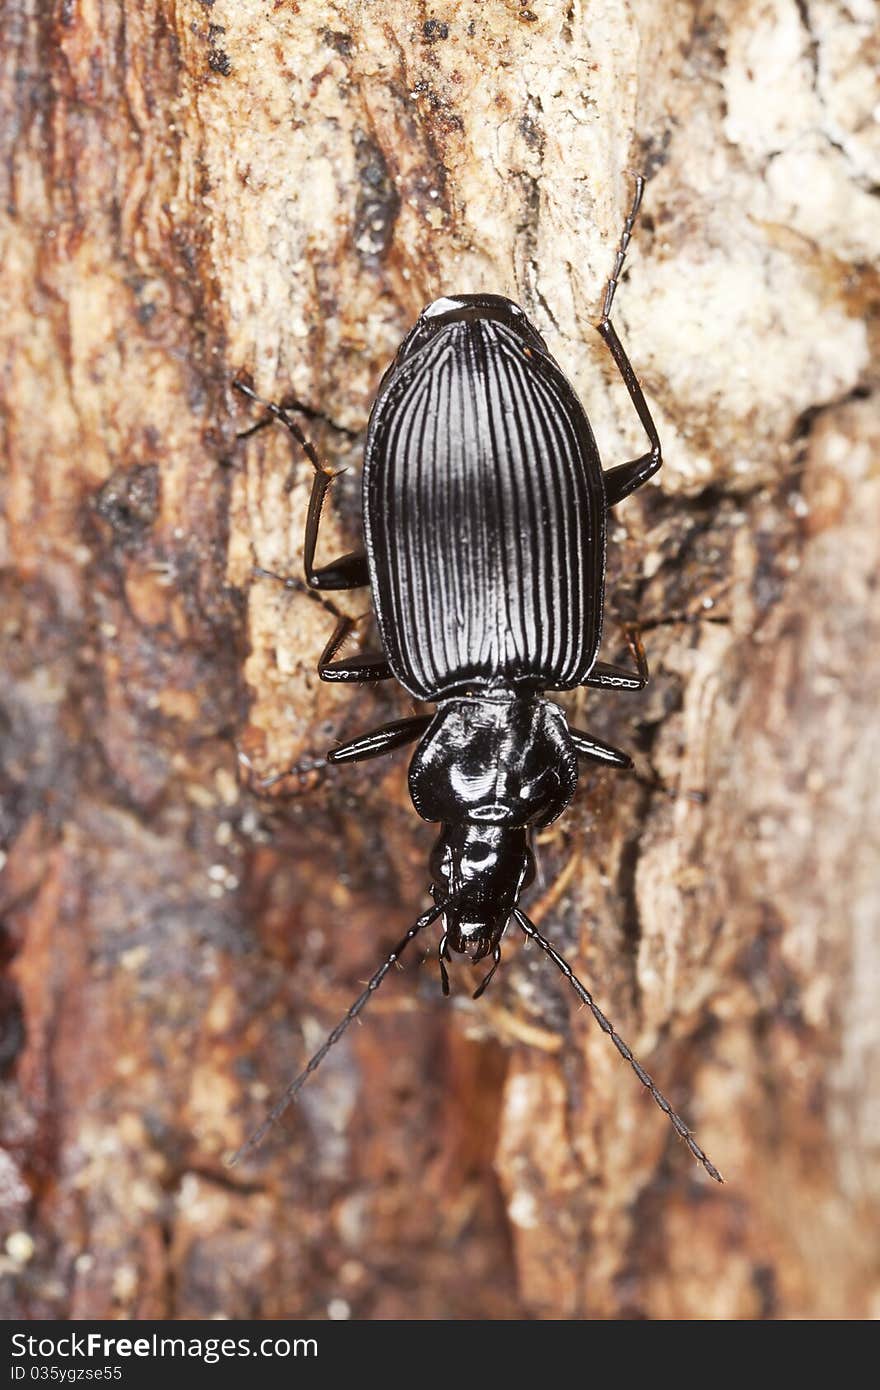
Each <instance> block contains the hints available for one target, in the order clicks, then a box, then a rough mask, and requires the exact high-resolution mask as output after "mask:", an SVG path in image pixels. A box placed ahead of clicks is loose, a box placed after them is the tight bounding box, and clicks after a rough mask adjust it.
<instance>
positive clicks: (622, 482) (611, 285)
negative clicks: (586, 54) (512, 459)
mask: <svg viewBox="0 0 880 1390" xmlns="http://www.w3.org/2000/svg"><path fill="white" fill-rule="evenodd" d="M644 189H645V180H644V179H643V178H642V176H641V174H640V175H638V177H637V178H636V191H635V195H634V197H633V203H632V207H631V208H630V211H629V214H628V216H627V218H626V221H625V222H624V224H623V232H622V233H621V237H620V243H619V245H618V248H617V257H616V259H615V262H614V269H613V271H612V272H611V277H610V279H609V281H608V284H607V285H606V287H605V299H604V302H603V305H602V318H601V319H600V321H599V323H598V324H597V329H598V331H599V333H600V334H601V336H602V338H603V340H604V342H605V343H606V344H607V346H608V350H609V352H610V353H611V356H612V357H613V358H614V362H615V365H616V367H617V370H618V371H619V372H620V375H621V376H622V377H623V383H624V385H625V387H626V389H627V391H628V392H629V398H630V400H631V401H632V403H633V405H634V406H635V410H636V414H637V415H638V417H639V419H640V421H641V422H642V428H643V429H644V431H645V434H646V435H647V436H648V439H649V441H650V444H651V448H650V450H649V451H648V452H647V453H646V454H642V455H641V456H640V457H639V458H636V459H631V460H630V461H629V462H628V463H620V464H618V465H617V467H616V468H609V469H608V471H607V473H606V474H605V495H606V499H607V503H608V506H609V507H616V506H617V503H618V502H622V501H623V499H624V497H628V496H629V495H630V493H631V492H635V490H636V488H639V487H641V486H642V484H643V483H646V482H647V481H648V479H649V478H650V477H652V476H653V475H654V474H655V473H656V472H657V470H658V468H659V467H660V465H661V464H662V462H663V456H662V451H661V448H660V437H659V435H658V434H657V426H656V425H655V424H654V421H653V418H652V416H651V412H650V410H649V409H648V403H647V401H646V400H645V397H644V393H643V391H642V388H641V385H640V384H639V379H638V377H637V376H636V374H635V372H634V371H633V369H632V366H631V364H630V360H629V358H628V357H627V355H626V351H625V349H624V346H623V344H622V343H621V341H620V339H619V338H618V336H617V333H616V331H615V329H614V325H613V324H612V322H611V306H612V304H613V303H614V295H615V291H616V290H617V286H618V284H619V282H620V275H621V272H622V270H623V264H624V261H625V260H626V253H627V250H628V248H629V244H630V241H631V240H632V232H633V227H634V225H635V220H636V217H637V215H638V211H639V205H640V204H641V201H642V194H643V192H644Z"/></svg>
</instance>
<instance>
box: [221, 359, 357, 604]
mask: <svg viewBox="0 0 880 1390" xmlns="http://www.w3.org/2000/svg"><path fill="white" fill-rule="evenodd" d="M232 384H233V386H234V387H235V389H236V390H237V391H240V392H241V393H242V395H243V396H247V398H248V400H251V401H255V402H256V403H257V404H258V405H262V406H264V407H265V409H266V410H267V411H268V412H269V413H268V415H266V416H264V417H263V419H262V420H257V422H256V424H254V425H251V427H250V428H249V429H246V430H242V431H241V432H240V433H239V436H238V437H239V439H247V438H248V437H249V436H250V435H252V434H256V433H257V431H258V430H262V429H265V428H266V426H267V425H269V424H271V423H272V421H273V420H277V421H278V423H279V424H280V425H283V426H284V427H285V429H286V430H287V431H288V432H289V433H290V434H291V435H292V436H293V438H294V440H295V441H296V443H297V444H298V445H299V446H300V448H301V449H302V451H303V453H304V454H305V456H306V458H307V459H308V461H309V463H310V464H311V465H312V469H313V471H314V476H313V478H312V491H311V496H310V497H309V511H308V517H307V519H306V535H305V546H304V553H303V564H304V567H305V572H306V583H307V585H308V587H309V588H310V589H336V590H340V589H362V588H366V587H367V585H368V584H369V582H370V575H369V570H368V568H367V557H366V553H365V552H364V551H362V550H354V551H351V552H350V553H349V554H348V555H342V556H340V558H339V559H338V560H333V561H331V563H330V564H329V565H321V566H319V567H316V566H315V551H316V550H317V546H318V531H319V529H320V524H321V511H322V509H323V506H324V499H325V497H326V496H327V492H328V490H329V488H330V484H331V483H332V482H333V479H334V478H336V477H338V474H336V473H333V472H332V471H331V470H330V469H329V468H328V467H327V465H326V464H325V463H323V462H322V461H321V457H320V455H319V454H318V451H317V449H316V448H315V446H314V444H313V443H312V442H311V440H310V439H309V438H308V437H307V436H306V435H305V434H304V433H303V431H302V430H301V429H300V427H299V425H298V424H297V422H296V420H294V419H292V418H291V416H290V414H289V413H288V409H286V408H285V407H284V406H283V405H275V404H274V403H273V402H272V401H264V400H263V398H262V397H261V396H258V395H257V394H256V392H255V391H252V390H251V388H250V387H249V386H247V385H246V384H245V383H244V382H243V381H234V382H233V383H232ZM291 408H295V409H297V410H300V409H302V407H301V406H300V404H299V402H297V403H296V405H295V407H291ZM305 413H306V414H310V415H314V411H309V410H306V412H305ZM292 486H293V474H292V473H291V474H289V475H288V478H287V481H286V483H285V485H284V488H285V491H286V492H289V491H290V489H291V488H292ZM289 587H294V585H293V584H290V585H289Z"/></svg>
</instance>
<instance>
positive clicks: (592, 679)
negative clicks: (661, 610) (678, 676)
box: [583, 627, 650, 690]
mask: <svg viewBox="0 0 880 1390" xmlns="http://www.w3.org/2000/svg"><path fill="white" fill-rule="evenodd" d="M624 633H625V636H626V643H627V646H628V647H629V649H630V651H631V652H632V654H633V656H634V657H635V662H636V666H637V668H638V669H637V670H635V671H628V670H627V669H626V667H625V666H615V665H614V664H613V663H612V662H610V661H597V662H596V663H595V665H594V666H593V669H592V671H591V672H590V674H589V675H588V676H587V679H586V680H585V681H584V682H583V684H584V685H585V686H589V687H590V689H592V690H644V688H645V686H646V685H647V684H648V681H649V679H650V671H649V670H648V658H647V657H646V656H645V648H644V646H643V644H642V635H641V633H640V632H639V629H638V628H637V627H627V628H625V629H624Z"/></svg>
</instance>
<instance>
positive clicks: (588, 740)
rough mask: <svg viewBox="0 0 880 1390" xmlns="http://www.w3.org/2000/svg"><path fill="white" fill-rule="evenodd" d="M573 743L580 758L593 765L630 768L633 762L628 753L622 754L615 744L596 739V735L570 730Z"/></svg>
mask: <svg viewBox="0 0 880 1390" xmlns="http://www.w3.org/2000/svg"><path fill="white" fill-rule="evenodd" d="M568 732H569V735H570V737H571V741H572V743H573V744H574V751H575V752H576V753H577V755H578V757H579V758H586V759H587V761H588V762H591V763H602V764H603V766H604V767H621V768H630V767H632V766H633V760H632V758H631V757H630V756H629V754H628V753H622V752H621V750H620V749H619V748H615V747H614V745H613V743H606V742H605V741H604V739H601V738H596V736H595V735H594V734H582V733H581V731H580V730H579V729H569V731H568Z"/></svg>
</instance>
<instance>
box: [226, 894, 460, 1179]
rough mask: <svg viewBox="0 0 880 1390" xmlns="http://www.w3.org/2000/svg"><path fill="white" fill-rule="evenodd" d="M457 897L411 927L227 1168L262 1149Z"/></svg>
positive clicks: (443, 903) (436, 908)
mask: <svg viewBox="0 0 880 1390" xmlns="http://www.w3.org/2000/svg"><path fill="white" fill-rule="evenodd" d="M458 896H460V895H459V894H452V896H451V897H449V898H446V899H445V900H444V901H443V902H442V903H440V904H439V906H437V907H432V908H431V909H430V910H429V911H428V912H423V913H422V915H421V917H420V918H419V919H418V921H416V922H413V924H412V926H411V927H410V928H409V929H408V930H407V932H406V934H405V935H404V936H402V937H401V938H400V940H399V941H398V943H397V945H396V946H395V947H394V950H393V951H391V952H390V954H389V955H387V956H386V957H385V960H384V961H383V962H382V964H381V965H380V966H379V969H378V970H377V971H376V973H375V975H373V977H372V979H371V980H370V981H369V983H368V984H367V987H366V989H365V990H364V991H363V993H362V994H359V995H358V997H357V999H356V1000H355V1001H354V1003H353V1004H352V1006H351V1008H350V1009H349V1011H348V1013H347V1014H346V1015H345V1016H344V1017H343V1018H341V1019H340V1020H339V1022H338V1023H337V1025H336V1027H335V1028H334V1029H333V1032H332V1033H330V1034H329V1036H328V1037H327V1039H326V1041H325V1042H324V1043H323V1044H322V1046H321V1047H319V1048H318V1051H317V1052H316V1053H315V1055H314V1057H312V1058H311V1060H310V1061H309V1062H308V1063H307V1065H306V1066H305V1067H304V1068H303V1070H302V1071H301V1072H300V1073H299V1076H296V1077H294V1079H293V1081H291V1083H290V1085H289V1086H288V1087H287V1089H286V1090H285V1091H284V1093H283V1095H282V1096H281V1097H280V1098H279V1099H278V1100H277V1101H276V1102H275V1104H274V1105H273V1107H272V1109H271V1110H270V1111H269V1114H268V1115H267V1116H266V1118H265V1120H264V1121H263V1123H262V1124H261V1125H260V1127H259V1128H258V1129H255V1130H254V1132H253V1134H252V1135H251V1137H250V1138H249V1139H246V1140H245V1142H244V1143H243V1144H242V1146H241V1148H240V1149H238V1151H237V1152H236V1153H234V1154H233V1156H232V1158H230V1159H228V1160H227V1166H228V1167H230V1168H234V1167H235V1165H236V1163H238V1162H239V1160H240V1159H242V1158H244V1157H245V1155H246V1154H249V1153H250V1152H251V1151H252V1150H253V1149H256V1148H258V1147H259V1145H260V1144H261V1143H262V1142H263V1140H264V1139H265V1137H266V1135H267V1134H268V1133H269V1130H270V1129H272V1127H273V1126H274V1125H276V1124H277V1123H278V1121H279V1120H280V1119H281V1116H282V1115H283V1114H284V1112H285V1110H286V1109H287V1107H288V1106H289V1105H290V1104H291V1103H292V1102H293V1101H294V1100H296V1097H297V1096H298V1095H299V1092H300V1091H301V1090H302V1088H303V1086H304V1085H305V1084H306V1082H307V1081H308V1079H309V1077H310V1076H311V1075H312V1073H313V1072H316V1071H317V1070H318V1067H319V1066H320V1065H321V1063H322V1062H323V1060H324V1058H325V1057H326V1056H327V1053H328V1052H329V1051H330V1049H331V1047H333V1045H334V1043H338V1042H339V1039H340V1038H341V1037H342V1035H343V1033H344V1032H345V1030H346V1029H347V1028H348V1026H349V1024H351V1023H354V1021H355V1019H356V1018H357V1016H358V1014H359V1013H361V1011H362V1010H363V1009H364V1007H365V1005H366V1004H367V1002H368V1000H369V999H370V996H371V995H372V994H375V992H376V990H377V989H378V988H379V986H380V985H381V983H382V981H383V980H384V979H385V976H386V975H387V974H388V971H389V970H390V969H391V967H392V966H393V965H394V964H395V963H396V962H397V960H398V959H399V957H400V956H401V955H402V954H403V952H404V951H405V949H406V947H407V946H408V945H409V943H410V942H411V941H412V940H413V938H414V937H416V936H418V934H419V932H421V931H424V930H425V928H426V927H429V926H430V925H431V923H432V922H436V920H437V918H438V917H439V916H440V915H441V914H442V913H443V912H445V911H446V908H447V907H448V906H449V904H450V903H451V902H452V900H453V898H455V897H458Z"/></svg>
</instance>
